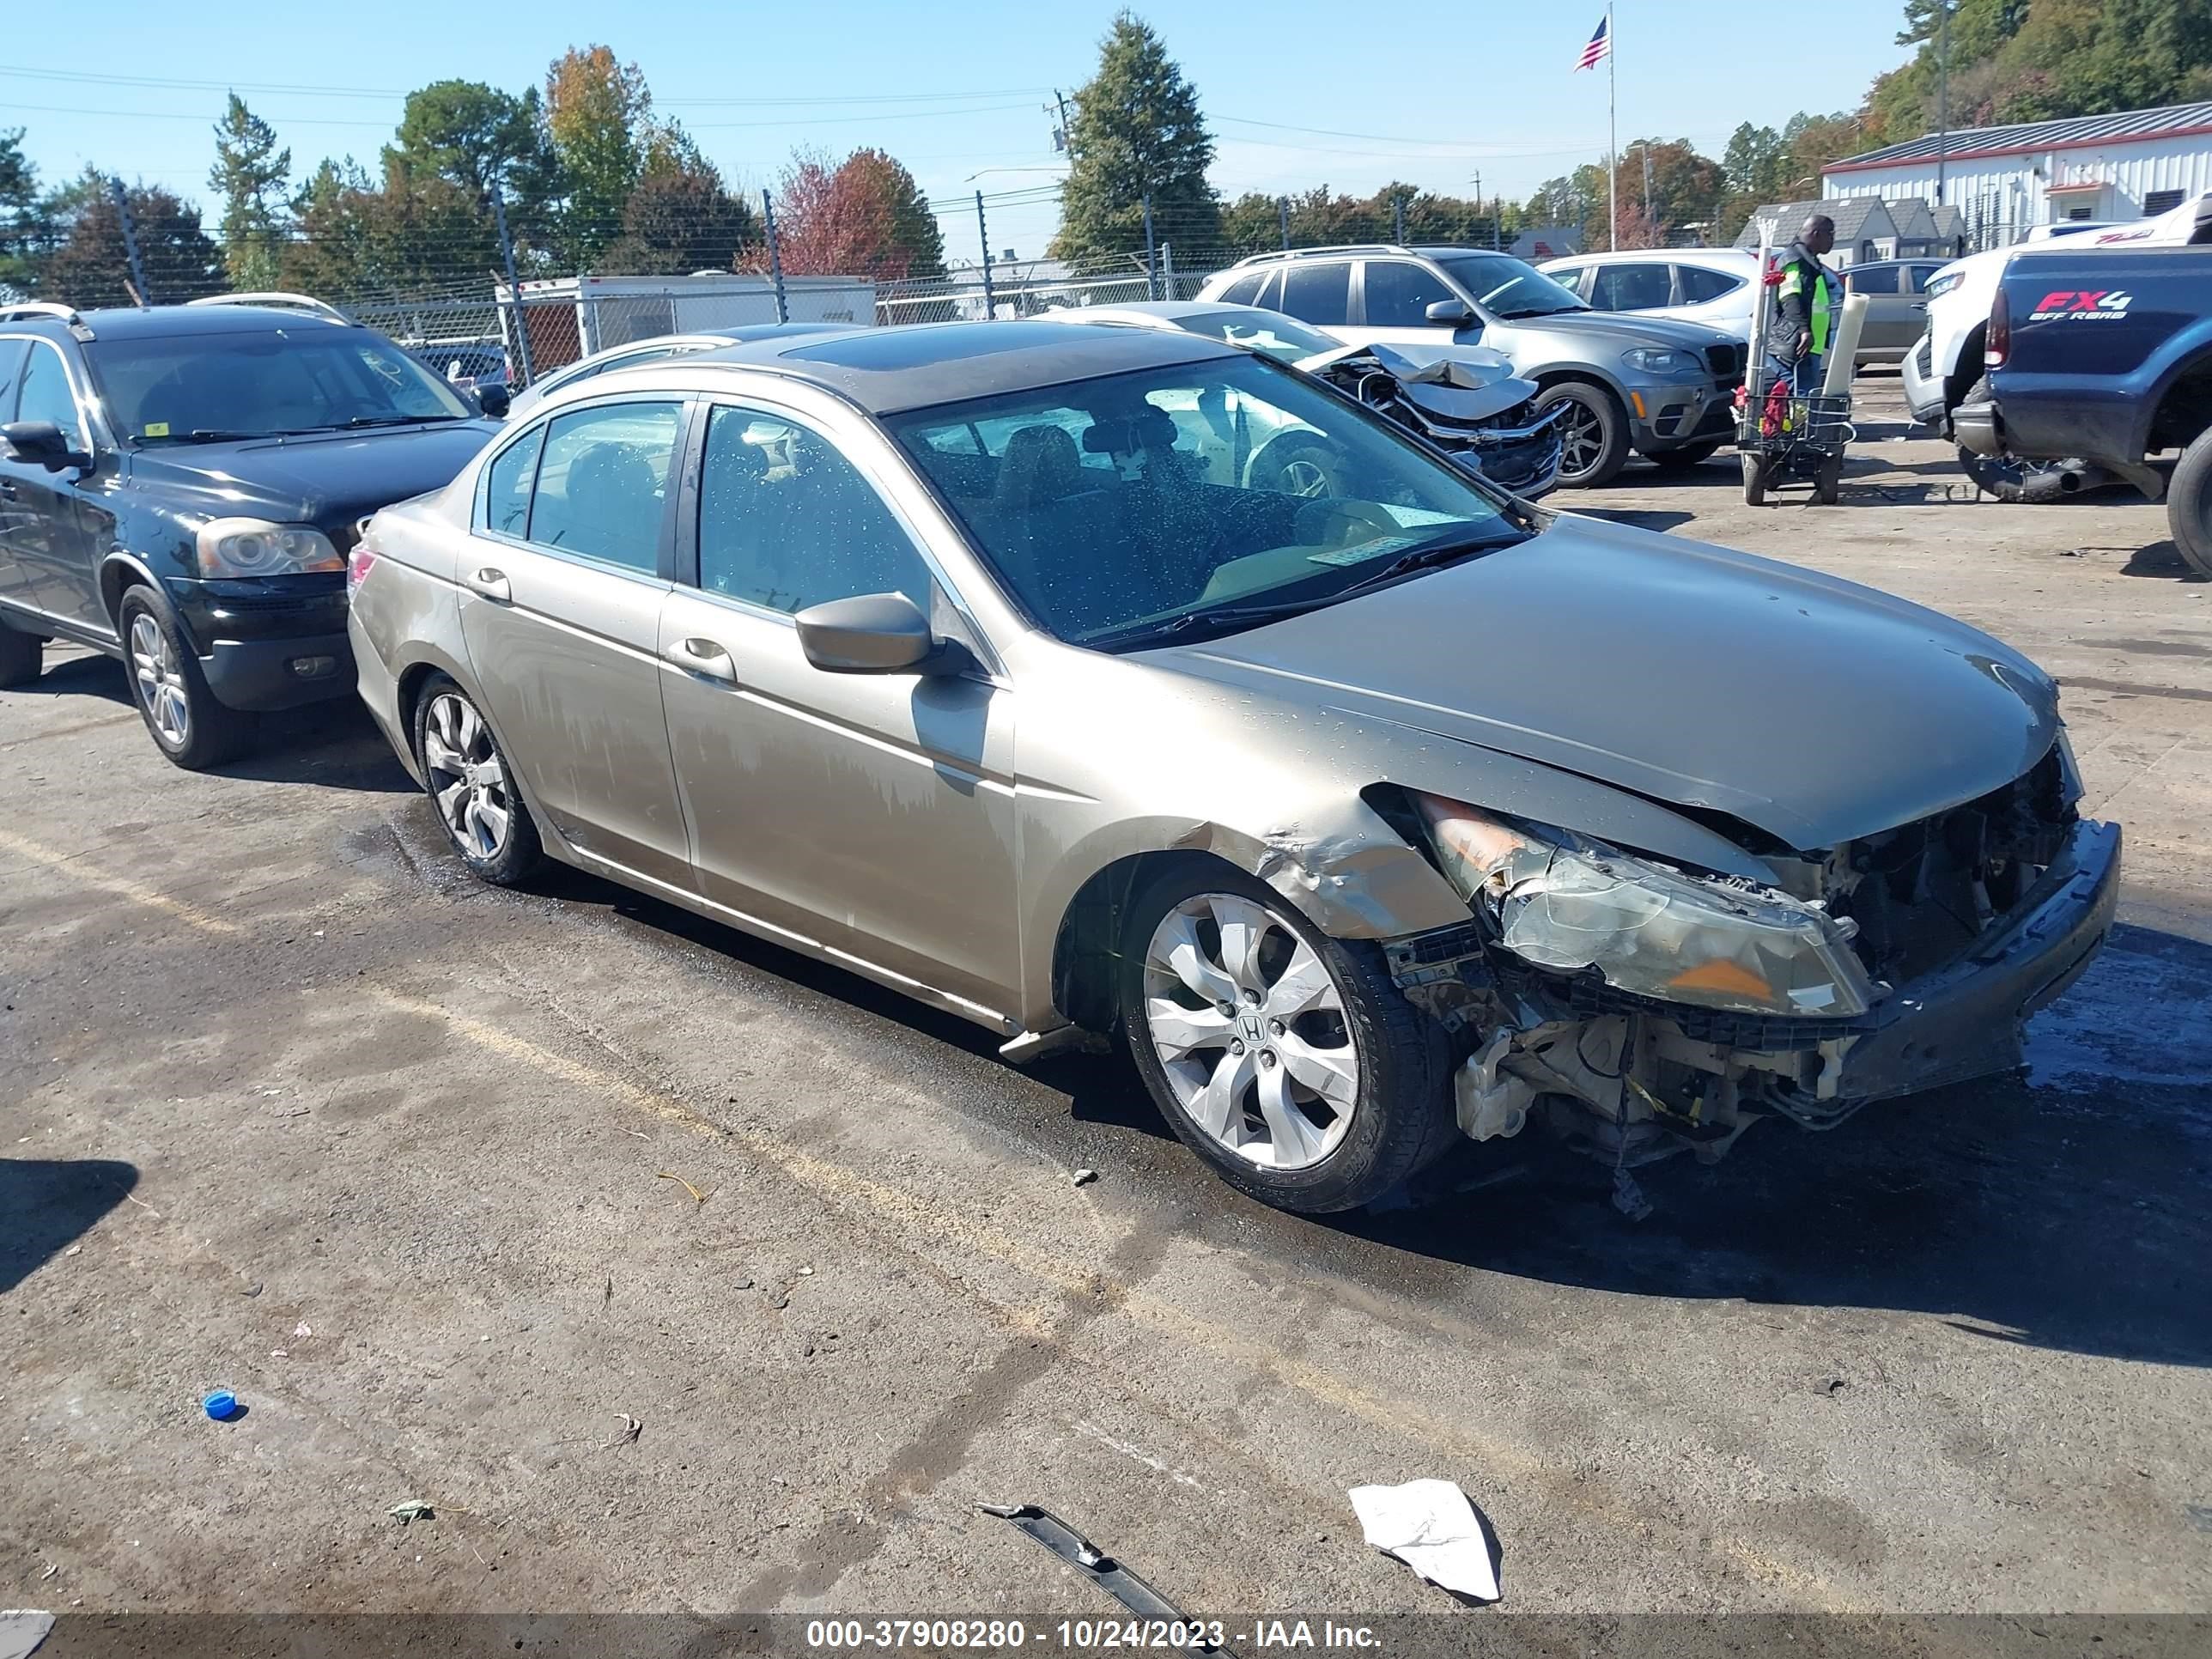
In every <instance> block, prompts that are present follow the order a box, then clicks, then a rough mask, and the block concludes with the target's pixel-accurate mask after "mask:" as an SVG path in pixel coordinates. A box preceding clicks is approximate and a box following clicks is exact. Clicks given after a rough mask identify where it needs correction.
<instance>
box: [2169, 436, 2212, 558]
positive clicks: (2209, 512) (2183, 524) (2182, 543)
mask: <svg viewBox="0 0 2212 1659" xmlns="http://www.w3.org/2000/svg"><path fill="white" fill-rule="evenodd" d="M2166 526H2167V527H2168V528H2169V529H2171V530H2172V532H2173V545H2174V550H2176V551H2177V552H2179V554H2180V555H2181V556H2182V557H2183V558H2185V559H2186V560H2187V561H2188V562H2189V568H2191V570H2194V571H2195V572H2196V573H2197V574H2198V575H2200V576H2212V428H2206V429H2205V430H2204V431H2203V432H2200V433H2198V434H2197V437H2196V439H2195V441H2193V442H2191V444H2190V446H2189V447H2188V448H2186V449H2185V450H2183V451H2182V452H2181V459H2180V461H2179V463H2177V464H2176V465H2175V466H2174V469H2173V477H2172V478H2171V479H2170V480H2168V481H2167V483H2166Z"/></svg>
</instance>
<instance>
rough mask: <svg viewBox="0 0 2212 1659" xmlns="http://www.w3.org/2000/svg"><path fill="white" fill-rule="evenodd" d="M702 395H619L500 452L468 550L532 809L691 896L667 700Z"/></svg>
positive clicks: (491, 678)
mask: <svg viewBox="0 0 2212 1659" xmlns="http://www.w3.org/2000/svg"><path fill="white" fill-rule="evenodd" d="M688 412H689V403H688V400H685V399H682V398H650V399H647V398H635V399H621V398H611V399H609V400H607V401H605V402H601V403H594V404H586V405H584V406H583V407H582V408H580V409H571V410H567V411H566V412H564V413H562V414H560V415H556V416H553V417H552V418H551V419H550V420H547V421H541V422H537V423H536V424H534V425H532V426H531V427H529V428H527V429H526V430H525V431H524V432H522V433H521V434H520V435H518V436H517V437H516V439H515V440H514V441H513V443H511V444H509V445H508V446H507V447H506V448H504V449H502V450H501V451H500V453H498V454H497V455H495V456H494V457H493V459H492V460H491V462H490V464H489V467H488V468H487V471H486V487H485V490H484V499H483V501H481V502H480V503H479V505H478V507H477V532H476V536H475V538H473V539H472V541H471V545H470V546H469V548H468V549H467V550H466V551H465V553H464V554H463V556H462V562H461V568H460V570H459V576H460V581H461V590H462V591H461V599H460V605H461V636H462V638H463V640H464V641H465V642H466V644H467V647H468V653H469V661H470V664H471V666H472V667H473V668H474V670H475V671H476V678H477V687H478V690H479V691H480V693H481V695H482V696H483V699H484V701H485V702H486V704H487V708H486V712H487V713H488V714H490V716H491V719H492V722H493V725H494V726H495V729H496V730H497V732H499V735H500V740H501V747H502V748H503V749H505V750H506V751H507V758H508V760H509V762H510V763H512V764H513V766H514V767H515V769H517V771H518V772H519V773H520V776H521V780H522V783H523V786H524V787H525V788H526V790H527V791H528V792H529V795H530V799H531V804H532V805H533V806H535V807H537V808H538V810H539V811H543V812H544V814H545V815H546V817H548V818H550V820H551V822H552V824H553V827H554V828H555V829H557V830H558V831H559V832H560V834H561V836H562V838H563V839H565V840H566V841H568V842H569V843H570V844H571V845H572V846H574V847H575V848H579V849H580V851H582V852H584V853H586V854H589V855H591V856H592V857H593V858H595V859H598V860H601V861H602V862H605V863H607V864H611V865H615V866H619V867H621V868H623V869H624V870H627V871H630V872H635V873H636V874H639V875H641V876H645V877H647V878H650V879H652V880H654V881H658V882H661V883H665V884H669V885H672V886H676V887H679V888H683V889H686V890H688V889H689V888H690V884H691V880H690V878H691V868H690V844H689V842H688V840H687V838H686V836H685V833H684V813H683V809H682V808H681V807H680V806H679V805H678V802H677V797H676V775H675V769H674V767H673V766H672V765H671V763H670V761H669V758H668V732H667V726H666V723H665V720H664V719H663V717H662V714H661V708H660V667H659V635H660V612H661V607H662V606H663V605H664V604H665V602H666V600H667V598H668V593H669V587H670V582H669V574H670V571H671V568H672V561H673V551H672V541H671V525H672V518H671V515H672V513H673V510H674V496H675V494H676V492H675V490H674V489H673V488H672V486H673V484H674V482H675V461H676V456H677V453H678V444H679V441H680V439H681V436H682V433H683V429H684V422H685V419H686V418H687V416H688Z"/></svg>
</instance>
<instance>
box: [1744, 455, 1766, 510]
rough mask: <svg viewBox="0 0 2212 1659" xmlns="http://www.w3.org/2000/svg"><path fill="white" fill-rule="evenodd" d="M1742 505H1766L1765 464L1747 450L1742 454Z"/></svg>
mask: <svg viewBox="0 0 2212 1659" xmlns="http://www.w3.org/2000/svg"><path fill="white" fill-rule="evenodd" d="M1742 459H1743V504H1744V505H1745V506H1746V507H1764V506H1765V505H1766V463H1765V461H1764V460H1762V459H1760V458H1759V457H1758V456H1757V455H1754V454H1753V453H1751V452H1750V451H1749V450H1746V451H1744V453H1743V457H1742Z"/></svg>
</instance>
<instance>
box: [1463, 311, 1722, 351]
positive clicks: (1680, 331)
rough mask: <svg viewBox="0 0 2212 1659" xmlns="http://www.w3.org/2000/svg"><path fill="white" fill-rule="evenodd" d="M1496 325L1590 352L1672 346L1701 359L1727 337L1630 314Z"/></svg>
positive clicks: (1578, 314)
mask: <svg viewBox="0 0 2212 1659" xmlns="http://www.w3.org/2000/svg"><path fill="white" fill-rule="evenodd" d="M1498 327H1500V328H1504V329H1511V330H1513V331H1515V332H1516V333H1518V332H1523V331H1526V332H1531V333H1544V334H1551V335H1553V336H1555V337H1558V338H1559V339H1561V340H1565V341H1571V342H1574V343H1577V344H1582V345H1584V346H1585V348H1586V349H1590V350H1596V349H1613V350H1616V351H1626V350H1627V349H1630V348H1632V347H1635V346H1673V347H1674V348H1675V349H1677V350H1681V351H1688V352H1692V353H1695V354H1697V355H1698V356H1699V357H1700V358H1701V359H1702V357H1703V356H1704V354H1705V348H1706V347H1707V346H1712V345H1722V344H1725V343H1729V340H1730V338H1731V337H1730V336H1729V335H1726V334H1723V332H1721V331H1720V330H1718V329H1717V328H1707V327H1706V326H1705V325H1704V324H1703V323H1686V322H1683V321H1681V320H1680V319H1677V318H1674V317H1646V316H1643V315H1641V314H1639V313H1636V312H1632V311H1556V312H1553V313H1552V314H1551V315H1550V316H1548V317H1515V318H1510V319H1500V320H1499V322H1498ZM1739 343H1740V342H1739Z"/></svg>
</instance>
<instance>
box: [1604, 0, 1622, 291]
mask: <svg viewBox="0 0 2212 1659" xmlns="http://www.w3.org/2000/svg"><path fill="white" fill-rule="evenodd" d="M1619 62H1620V41H1619V40H1617V39H1615V38H1614V36H1613V7H1612V5H1611V4H1610V3H1607V6H1606V9H1605V246H1606V250H1607V252H1612V251H1613V249H1614V248H1616V247H1617V246H1619V245H1620V127H1619V125H1618V122H1617V118H1616V114H1615V112H1616V110H1617V109H1618V107H1619V99H1618V97H1617V96H1616V94H1618V93H1619V91H1620V80H1619V77H1618V76H1616V75H1615V74H1614V73H1613V66H1614V65H1615V64H1618V63H1619Z"/></svg>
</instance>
